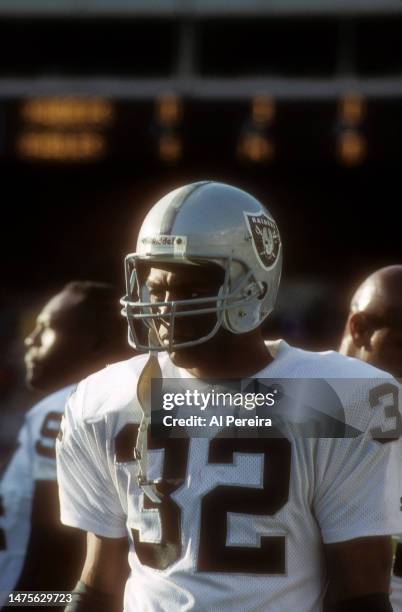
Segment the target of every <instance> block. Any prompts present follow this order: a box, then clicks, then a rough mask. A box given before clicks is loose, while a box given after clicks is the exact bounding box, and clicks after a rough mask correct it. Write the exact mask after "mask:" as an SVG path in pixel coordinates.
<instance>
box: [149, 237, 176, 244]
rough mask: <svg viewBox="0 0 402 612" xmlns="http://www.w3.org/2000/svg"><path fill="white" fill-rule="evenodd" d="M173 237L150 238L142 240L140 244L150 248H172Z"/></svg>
mask: <svg viewBox="0 0 402 612" xmlns="http://www.w3.org/2000/svg"><path fill="white" fill-rule="evenodd" d="M175 241H176V237H175V236H152V237H149V238H143V239H142V243H143V244H148V245H152V246H173V245H174V244H175Z"/></svg>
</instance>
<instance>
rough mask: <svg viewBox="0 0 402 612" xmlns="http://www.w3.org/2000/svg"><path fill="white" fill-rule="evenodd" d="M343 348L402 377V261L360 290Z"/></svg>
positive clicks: (395, 594) (398, 579) (396, 583)
mask: <svg viewBox="0 0 402 612" xmlns="http://www.w3.org/2000/svg"><path fill="white" fill-rule="evenodd" d="M340 352H341V353H343V354H345V355H349V356H352V357H357V358H358V359H362V360H363V361H366V362H367V363H371V364H373V365H376V366H377V367H380V368H382V369H383V370H386V371H387V372H390V373H391V374H393V376H395V377H398V378H402V265H395V266H388V267H386V268H381V269H380V270H377V271H376V272H374V273H373V274H371V275H370V276H369V277H368V278H367V279H366V280H365V281H364V282H363V283H362V284H361V285H360V287H359V288H358V289H357V290H356V292H355V294H354V296H353V298H352V301H351V304H350V312H349V316H348V320H347V323H346V327H345V330H344V335H343V338H342V344H341V348H340ZM401 492H402V491H401ZM395 539H396V541H397V545H396V554H395V563H394V572H393V577H392V582H391V589H392V593H391V601H392V606H393V609H394V610H395V611H398V612H402V535H401V534H399V535H397V536H395Z"/></svg>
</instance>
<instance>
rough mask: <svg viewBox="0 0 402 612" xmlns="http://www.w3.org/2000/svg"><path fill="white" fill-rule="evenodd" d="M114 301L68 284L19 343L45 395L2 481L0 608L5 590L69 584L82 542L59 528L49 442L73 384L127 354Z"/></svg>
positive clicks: (30, 378) (98, 290)
mask: <svg viewBox="0 0 402 612" xmlns="http://www.w3.org/2000/svg"><path fill="white" fill-rule="evenodd" d="M115 300H116V294H115V290H114V289H113V288H112V287H111V286H109V285H105V284H102V283H92V282H74V283H69V284H68V285H67V286H66V287H65V288H64V289H63V290H62V291H61V292H60V293H59V294H57V295H56V296H54V297H53V298H52V299H51V300H50V301H49V302H48V303H47V304H46V306H45V307H44V308H43V310H42V311H41V313H40V314H39V316H38V318H37V321H36V326H35V329H34V330H33V332H32V333H31V334H30V335H29V336H28V337H27V338H26V340H25V344H26V347H27V352H26V368H27V383H28V384H29V386H30V387H32V388H34V389H36V390H41V391H45V392H47V393H49V394H48V395H47V396H46V397H45V398H44V399H43V400H41V401H40V402H39V403H38V404H36V405H35V406H34V407H33V408H31V410H30V411H29V412H28V413H27V415H26V417H25V421H24V425H23V427H22V428H21V431H20V433H19V437H18V448H17V450H16V451H15V453H14V455H13V456H12V458H11V460H10V462H9V464H8V466H7V468H6V470H5V471H4V474H3V476H2V478H1V481H0V496H1V497H0V500H1V512H0V543H1V545H0V593H1V595H0V607H1V606H2V605H3V604H4V603H5V602H6V600H7V592H9V591H11V590H51V589H59V590H60V589H68V588H70V587H71V586H72V585H73V578H74V577H75V575H76V572H77V568H78V567H79V564H80V563H81V560H82V551H83V543H82V542H81V541H80V540H81V539H82V538H77V536H78V534H77V533H76V532H75V531H74V530H68V529H66V528H63V526H62V525H60V520H59V503H58V495H57V485H56V461H55V459H56V456H55V442H56V436H57V434H58V431H59V427H60V422H61V418H62V415H63V412H64V407H65V404H66V402H67V399H68V397H69V396H70V394H71V393H72V392H73V390H74V389H75V387H76V384H72V383H74V381H78V380H79V379H80V378H82V376H85V375H88V374H89V373H91V372H94V371H96V370H97V369H99V368H100V367H101V366H102V365H104V364H106V363H108V362H112V361H114V360H117V359H119V358H121V357H122V356H123V355H124V354H125V353H126V349H125V348H124V344H123V342H124V333H123V329H122V326H121V322H120V320H119V317H118V308H117V307H116V303H115ZM94 306H97V319H96V322H95V323H91V320H93V308H94ZM103 328H107V330H108V331H107V332H106V333H105V331H104V329H103Z"/></svg>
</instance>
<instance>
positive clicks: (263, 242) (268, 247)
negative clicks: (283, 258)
mask: <svg viewBox="0 0 402 612" xmlns="http://www.w3.org/2000/svg"><path fill="white" fill-rule="evenodd" d="M244 216H245V218H246V223H247V226H248V229H249V231H250V234H251V239H252V242H253V247H254V251H255V254H256V255H257V258H258V260H259V262H260V264H261V265H262V267H263V268H265V269H266V270H269V269H270V268H272V266H273V265H274V263H275V262H276V260H277V257H278V253H279V247H280V245H281V240H280V237H279V231H278V228H277V226H276V223H275V221H274V220H273V219H270V218H269V217H268V216H267V215H266V214H265V213H263V212H260V213H256V214H255V213H249V212H244Z"/></svg>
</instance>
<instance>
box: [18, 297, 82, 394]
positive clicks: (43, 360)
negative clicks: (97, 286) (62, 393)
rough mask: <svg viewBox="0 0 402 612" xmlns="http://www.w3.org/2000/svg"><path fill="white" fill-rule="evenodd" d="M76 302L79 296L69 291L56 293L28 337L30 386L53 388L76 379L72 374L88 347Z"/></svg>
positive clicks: (26, 358) (27, 365) (27, 371)
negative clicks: (76, 311) (78, 319)
mask: <svg viewBox="0 0 402 612" xmlns="http://www.w3.org/2000/svg"><path fill="white" fill-rule="evenodd" d="M76 303H77V298H76V297H75V296H73V295H72V294H70V293H68V292H62V293H59V294H58V295H56V296H55V297H54V298H52V299H51V300H50V302H48V303H47V304H46V306H45V307H44V308H43V310H42V311H41V312H40V314H39V315H38V317H37V319H36V325H35V328H34V330H33V331H32V332H31V333H30V334H29V336H27V337H26V338H25V346H26V353H25V366H26V380H27V383H28V385H29V386H30V387H32V388H34V389H38V390H42V391H50V390H53V389H57V388H60V387H62V386H64V385H65V384H68V383H69V382H73V381H72V380H70V379H71V374H72V373H73V372H75V371H76V369H77V366H78V364H79V363H81V362H82V359H83V358H84V357H85V354H86V350H87V347H86V345H85V336H83V335H82V330H79V329H78V327H77V325H76V319H75V316H74V314H75V311H74V308H75V306H76Z"/></svg>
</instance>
